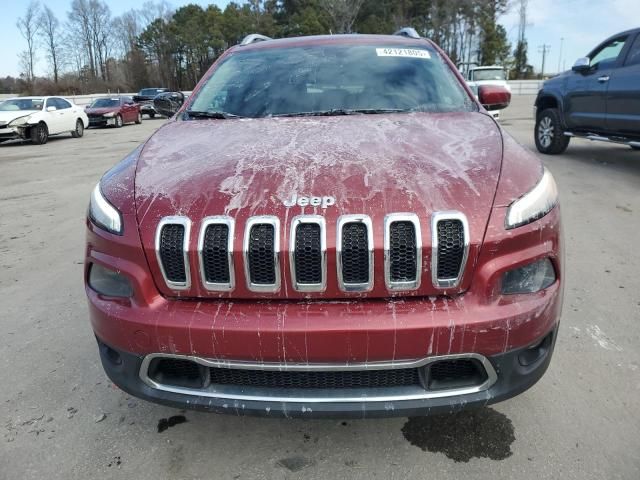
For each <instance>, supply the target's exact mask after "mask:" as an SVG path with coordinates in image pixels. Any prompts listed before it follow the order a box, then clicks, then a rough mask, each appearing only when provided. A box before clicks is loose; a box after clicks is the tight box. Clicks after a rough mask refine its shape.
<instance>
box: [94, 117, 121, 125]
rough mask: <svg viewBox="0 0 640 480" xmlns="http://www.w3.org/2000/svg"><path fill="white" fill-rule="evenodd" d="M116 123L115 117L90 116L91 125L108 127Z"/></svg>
mask: <svg viewBox="0 0 640 480" xmlns="http://www.w3.org/2000/svg"><path fill="white" fill-rule="evenodd" d="M115 124H116V119H115V117H89V126H90V127H107V126H112V125H115Z"/></svg>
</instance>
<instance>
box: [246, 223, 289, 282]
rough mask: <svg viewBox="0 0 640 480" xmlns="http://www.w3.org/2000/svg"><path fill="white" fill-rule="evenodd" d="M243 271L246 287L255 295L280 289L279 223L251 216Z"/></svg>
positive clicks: (247, 230)
mask: <svg viewBox="0 0 640 480" xmlns="http://www.w3.org/2000/svg"><path fill="white" fill-rule="evenodd" d="M243 250H244V251H243V257H244V269H245V278H246V281H247V288H248V289H249V290H251V291H253V292H277V291H279V290H280V220H279V219H278V217H273V216H266V215H265V216H258V217H251V218H250V219H249V220H247V224H246V226H245V231H244V247H243Z"/></svg>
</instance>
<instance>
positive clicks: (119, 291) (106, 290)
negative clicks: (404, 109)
mask: <svg viewBox="0 0 640 480" xmlns="http://www.w3.org/2000/svg"><path fill="white" fill-rule="evenodd" d="M89 286H90V287H91V288H92V289H93V290H95V291H96V292H98V293H100V294H102V295H107V296H109V297H130V296H131V295H133V289H132V288H131V283H130V282H129V280H128V279H127V277H125V276H124V275H121V274H120V273H118V272H115V271H113V270H110V269H108V268H105V267H103V266H102V265H98V264H97V263H92V264H91V267H90V269H89Z"/></svg>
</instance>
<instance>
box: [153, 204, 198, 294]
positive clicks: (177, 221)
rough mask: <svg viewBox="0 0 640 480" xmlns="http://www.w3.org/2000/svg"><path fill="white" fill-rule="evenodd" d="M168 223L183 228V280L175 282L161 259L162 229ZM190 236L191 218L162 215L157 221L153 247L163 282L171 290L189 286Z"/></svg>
mask: <svg viewBox="0 0 640 480" xmlns="http://www.w3.org/2000/svg"><path fill="white" fill-rule="evenodd" d="M168 225H181V226H182V227H183V228H184V236H183V241H182V261H183V262H184V273H185V281H184V282H177V281H173V280H170V279H169V276H168V275H167V272H166V270H165V268H164V264H163V261H162V249H161V246H162V231H163V229H164V227H166V226H168ZM190 238H191V220H189V219H188V218H187V217H178V216H176V217H164V218H163V219H162V220H160V222H159V223H158V227H157V229H156V238H155V249H156V259H157V261H158V267H159V268H160V272H161V273H162V277H163V278H164V281H165V283H166V284H167V286H168V287H169V288H171V289H172V290H178V291H179V290H188V289H189V288H191V268H190V266H189V240H190Z"/></svg>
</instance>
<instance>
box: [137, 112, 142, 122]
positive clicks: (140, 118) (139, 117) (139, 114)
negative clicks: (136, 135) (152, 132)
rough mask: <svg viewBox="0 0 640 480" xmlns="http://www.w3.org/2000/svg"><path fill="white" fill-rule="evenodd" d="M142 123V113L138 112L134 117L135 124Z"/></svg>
mask: <svg viewBox="0 0 640 480" xmlns="http://www.w3.org/2000/svg"><path fill="white" fill-rule="evenodd" d="M141 123H142V114H141V113H140V112H138V116H137V117H136V125H140V124H141Z"/></svg>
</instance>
